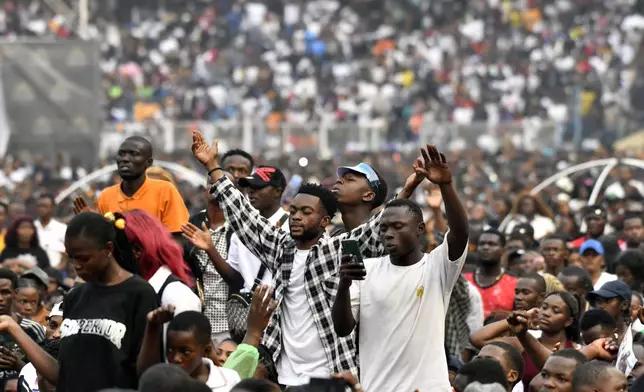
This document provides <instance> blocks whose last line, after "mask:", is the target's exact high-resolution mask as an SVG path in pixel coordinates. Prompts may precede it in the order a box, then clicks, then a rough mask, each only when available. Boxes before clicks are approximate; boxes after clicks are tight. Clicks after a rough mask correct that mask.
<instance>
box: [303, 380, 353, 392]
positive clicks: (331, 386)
mask: <svg viewBox="0 0 644 392" xmlns="http://www.w3.org/2000/svg"><path fill="white" fill-rule="evenodd" d="M308 387H309V388H308V391H310V392H344V391H346V389H347V388H351V386H350V385H349V384H348V383H347V382H346V381H344V380H337V379H333V378H311V379H310V380H309V385H308ZM351 390H353V388H351Z"/></svg>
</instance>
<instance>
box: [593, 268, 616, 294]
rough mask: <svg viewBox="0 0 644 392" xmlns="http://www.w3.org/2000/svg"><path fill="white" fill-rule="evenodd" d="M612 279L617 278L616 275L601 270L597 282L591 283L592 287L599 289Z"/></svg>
mask: <svg viewBox="0 0 644 392" xmlns="http://www.w3.org/2000/svg"><path fill="white" fill-rule="evenodd" d="M614 280H617V275H613V274H609V273H608V272H602V274H601V275H599V279H598V280H597V283H595V284H594V285H593V289H594V290H599V289H601V288H602V286H603V285H604V284H605V283H608V282H612V281H614Z"/></svg>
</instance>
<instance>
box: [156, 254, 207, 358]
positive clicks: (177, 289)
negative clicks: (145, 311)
mask: <svg viewBox="0 0 644 392" xmlns="http://www.w3.org/2000/svg"><path fill="white" fill-rule="evenodd" d="M171 274H172V273H171V272H170V269H169V268H168V267H166V266H161V267H159V269H158V270H157V272H155V273H154V275H152V277H151V278H150V280H148V283H150V286H152V288H153V289H154V292H155V293H157V294H159V291H161V288H162V287H163V284H164V283H165V281H166V280H167V279H168V277H169V276H170V275H171ZM168 305H172V306H174V314H175V315H177V314H179V313H181V312H186V311H188V310H194V311H196V312H201V299H199V296H197V294H195V293H194V292H193V291H192V290H191V289H190V287H188V286H186V285H185V284H184V283H183V282H172V283H169V284H168V285H167V286H166V287H165V289H164V290H163V295H162V296H161V306H168ZM168 324H169V323H166V324H165V325H164V326H163V348H164V349H165V346H166V339H167V334H168Z"/></svg>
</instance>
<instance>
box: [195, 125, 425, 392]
mask: <svg viewBox="0 0 644 392" xmlns="http://www.w3.org/2000/svg"><path fill="white" fill-rule="evenodd" d="M192 150H193V153H194V155H195V157H196V158H197V159H198V160H199V161H200V162H201V163H202V164H203V165H204V166H205V168H206V169H207V170H208V173H209V175H210V179H211V182H212V183H213V184H214V185H213V186H212V188H211V192H212V194H213V197H215V198H216V200H217V201H218V202H219V206H220V207H221V209H222V210H223V211H224V214H225V215H226V221H227V222H228V225H229V227H230V228H232V229H233V230H234V231H235V233H237V235H238V236H239V238H240V240H241V242H242V243H243V244H244V245H246V247H247V248H248V249H249V250H250V251H251V252H253V253H254V254H255V255H256V256H257V257H258V258H259V259H260V260H261V261H262V262H263V263H264V264H266V266H267V267H268V268H269V269H270V271H271V272H272V273H273V276H274V282H273V284H274V290H275V293H274V298H275V299H276V300H277V301H279V302H280V306H279V307H278V308H277V310H276V311H275V313H274V314H273V318H272V319H271V322H270V324H269V326H268V328H267V329H266V333H265V335H264V344H265V345H266V346H267V347H268V348H269V350H270V351H271V352H272V354H273V359H274V360H275V362H276V365H277V371H278V374H279V382H280V384H282V385H284V386H293V385H301V384H304V383H307V382H308V379H309V378H310V377H328V376H329V374H330V373H332V372H341V371H350V372H352V373H353V374H355V375H357V374H358V369H357V361H356V352H355V342H354V335H350V336H347V337H345V338H340V337H338V336H337V334H336V333H335V332H334V330H333V321H332V319H331V307H332V305H333V301H334V299H335V295H336V293H337V288H338V268H339V261H340V257H341V243H342V240H343V239H347V238H351V239H355V240H357V241H358V243H359V244H360V250H361V252H362V254H363V257H365V258H371V257H379V256H382V255H383V254H384V248H383V246H382V244H381V243H380V238H379V234H378V221H379V218H380V214H376V215H374V216H373V217H372V218H371V219H370V220H369V221H368V222H367V223H365V224H364V225H361V226H359V227H358V228H356V229H354V230H352V231H350V232H349V233H345V234H342V235H340V236H337V237H333V238H330V237H328V236H326V234H325V228H326V226H327V225H328V224H329V222H330V220H331V218H332V217H333V215H334V214H335V212H336V209H337V207H336V202H335V197H334V195H333V194H332V193H331V192H330V191H329V190H327V189H325V188H323V187H321V186H319V185H313V184H305V185H303V186H302V187H300V190H299V192H298V194H297V195H296V197H295V198H294V199H293V201H292V203H291V207H290V217H289V226H290V229H291V233H290V235H289V234H288V233H285V232H283V231H281V230H279V229H278V228H276V227H275V226H274V225H272V224H270V223H269V222H268V220H266V218H263V217H262V216H261V215H260V214H259V212H258V211H257V210H255V209H254V208H253V207H252V206H251V205H250V204H249V202H248V201H247V200H246V199H245V198H244V197H243V195H242V194H241V193H240V192H239V191H238V190H237V189H236V188H235V186H234V184H233V183H232V182H231V181H230V180H228V179H227V178H226V177H225V176H224V173H223V171H222V170H221V168H220V167H219V166H218V164H217V154H218V151H217V144H216V141H215V143H213V146H212V147H210V146H208V145H207V144H206V143H205V141H204V139H203V136H202V135H201V134H200V133H198V132H194V133H193V146H192ZM414 185H417V183H415V182H414ZM407 193H409V194H410V193H411V192H406V194H407Z"/></svg>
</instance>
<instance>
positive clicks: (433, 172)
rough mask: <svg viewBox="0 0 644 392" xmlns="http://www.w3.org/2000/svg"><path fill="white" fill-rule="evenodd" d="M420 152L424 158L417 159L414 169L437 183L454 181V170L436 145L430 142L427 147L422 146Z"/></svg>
mask: <svg viewBox="0 0 644 392" xmlns="http://www.w3.org/2000/svg"><path fill="white" fill-rule="evenodd" d="M420 153H421V154H422V156H423V160H422V161H421V160H420V159H418V160H416V162H415V163H414V170H415V171H416V172H417V173H419V174H422V175H423V176H424V177H425V178H427V179H428V180H429V181H431V182H433V183H434V184H436V185H445V184H450V183H451V182H452V172H451V170H450V169H449V165H448V164H447V159H446V158H445V155H444V154H443V153H441V152H439V151H438V149H437V148H436V146H434V145H433V144H428V145H427V148H421V149H420Z"/></svg>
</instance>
